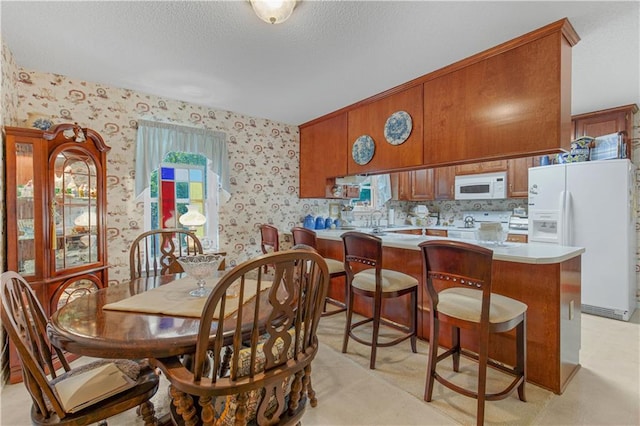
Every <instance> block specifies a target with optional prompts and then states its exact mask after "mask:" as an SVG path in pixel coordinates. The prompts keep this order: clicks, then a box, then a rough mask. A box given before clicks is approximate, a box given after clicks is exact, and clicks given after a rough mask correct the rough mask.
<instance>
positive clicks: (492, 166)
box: [481, 160, 507, 173]
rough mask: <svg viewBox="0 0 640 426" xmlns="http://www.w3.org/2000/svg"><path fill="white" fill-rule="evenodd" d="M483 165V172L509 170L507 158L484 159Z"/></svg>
mask: <svg viewBox="0 0 640 426" xmlns="http://www.w3.org/2000/svg"><path fill="white" fill-rule="evenodd" d="M481 165H482V173H491V172H505V171H507V160H493V161H484V162H482V163H481Z"/></svg>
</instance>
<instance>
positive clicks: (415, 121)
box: [347, 85, 423, 175]
mask: <svg viewBox="0 0 640 426" xmlns="http://www.w3.org/2000/svg"><path fill="white" fill-rule="evenodd" d="M422 108H423V106H422V86H421V85H418V86H414V87H411V88H409V89H406V90H403V91H401V92H398V93H395V94H393V95H389V96H386V97H384V98H381V99H379V100H376V101H373V102H370V103H365V104H363V105H362V106H359V107H356V108H354V109H352V110H351V111H349V113H348V114H349V118H348V121H349V123H348V127H349V130H348V150H347V152H348V163H347V164H348V166H347V168H348V171H349V174H350V175H353V174H358V173H366V172H382V171H387V170H393V169H400V168H403V167H405V168H407V167H414V166H419V165H420V164H422V149H423V143H422V133H423V131H422V120H423V110H422ZM398 111H404V112H406V113H408V114H409V115H410V116H411V123H412V130H411V133H410V134H409V137H408V138H407V139H406V140H405V141H404V142H402V143H400V144H398V145H392V144H391V143H389V142H387V140H386V138H385V134H384V132H385V124H386V122H387V120H388V119H389V117H390V116H391V115H392V114H393V113H396V112H398ZM363 135H368V136H370V137H371V138H372V139H373V141H374V143H375V150H374V153H373V157H372V158H371V160H370V161H369V162H368V163H366V164H358V163H356V162H355V160H354V159H353V156H352V149H353V145H354V143H355V142H356V140H357V139H358V138H359V137H360V136H363Z"/></svg>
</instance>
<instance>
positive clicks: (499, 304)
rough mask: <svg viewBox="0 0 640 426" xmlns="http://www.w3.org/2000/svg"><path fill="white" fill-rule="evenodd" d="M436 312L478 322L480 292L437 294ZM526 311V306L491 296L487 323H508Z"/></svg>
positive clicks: (458, 290) (462, 290)
mask: <svg viewBox="0 0 640 426" xmlns="http://www.w3.org/2000/svg"><path fill="white" fill-rule="evenodd" d="M438 311H439V312H440V313H442V314H445V315H447V316H450V317H454V318H458V319H461V320H465V321H472V322H480V313H481V312H482V291H479V290H474V289H472V288H459V287H456V288H449V289H446V290H442V291H441V292H440V293H438ZM526 311H527V305H525V304H524V303H522V302H520V301H517V300H514V299H512V298H510V297H506V296H502V295H500V294H496V293H492V294H491V305H490V308H489V322H490V323H493V324H497V323H501V322H506V321H509V320H511V319H513V318H516V317H518V316H519V315H522V314H523V313H524V312H526Z"/></svg>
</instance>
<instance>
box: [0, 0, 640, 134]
mask: <svg viewBox="0 0 640 426" xmlns="http://www.w3.org/2000/svg"><path fill="white" fill-rule="evenodd" d="M0 14H1V16H2V18H1V19H2V21H1V31H2V38H3V40H4V42H5V43H6V44H7V46H8V47H9V49H10V50H11V52H12V53H13V55H14V58H15V61H16V63H17V65H18V66H20V67H23V68H25V69H28V70H35V71H41V72H50V73H56V74H62V75H65V76H68V77H70V78H76V79H80V80H86V81H91V82H96V83H102V84H105V85H108V86H114V87H121V88H128V89H133V90H135V91H139V92H144V93H150V94H155V95H159V96H162V97H167V98H172V99H178V100H183V101H187V102H191V103H194V104H200V105H206V106H209V107H212V108H215V109H223V110H230V111H234V112H238V113H242V114H246V115H249V116H254V117H261V118H268V119H271V120H276V121H280V122H283V123H287V124H294V125H297V124H301V123H304V122H306V121H309V120H312V119H314V118H316V117H319V116H321V115H324V114H326V113H329V112H331V111H334V110H336V109H339V108H341V107H344V106H346V105H349V104H352V103H354V102H357V101H359V100H362V99H364V98H367V97H369V96H372V95H375V94H376V93H379V92H382V91H384V90H386V89H389V88H391V87H394V86H397V85H399V84H402V83H404V82H406V81H408V80H411V79H413V78H416V77H419V76H421V75H423V74H427V73H429V72H431V71H433V70H436V69H438V68H441V67H443V66H446V65H448V64H451V63H453V62H456V61H458V60H460V59H464V58H466V57H468V56H471V55H473V54H476V53H478V52H481V51H483V50H485V49H488V48H491V47H493V46H495V45H497V44H499V43H502V42H504V41H507V40H510V39H512V38H515V37H518V36H520V35H522V34H525V33H527V32H529V31H532V30H535V29H537V28H540V27H542V26H544V25H547V24H549V23H551V22H555V21H557V20H559V19H562V18H564V17H567V18H569V21H570V22H571V23H572V24H573V26H574V28H575V29H576V31H577V33H578V35H579V36H580V38H581V41H580V42H579V43H578V44H577V45H576V46H575V47H574V48H573V83H572V85H573V91H572V113H573V114H579V113H583V112H589V111H594V110H598V109H604V108H610V107H614V106H619V105H626V104H630V103H638V104H640V84H639V78H640V77H639V76H640V53H639V52H640V41H639V38H640V35H639V34H640V26H639V21H640V3H639V2H637V1H626V2H615V3H614V2H609V1H603V2H594V1H587V2H580V1H569V2H521V1H514V2H507V1H498V2H480V1H472V2H454V1H445V2H434V1H411V2H404V1H402V2H401V1H387V2H372V1H350V2H347V1H309V0H303V1H301V2H299V3H298V5H297V7H296V9H295V10H294V12H293V15H292V16H291V18H290V19H289V20H288V21H287V22H285V23H283V24H280V25H269V24H267V23H265V22H263V21H261V20H259V19H258V18H257V17H256V16H255V15H254V13H253V11H252V9H251V5H250V4H249V2H248V1H205V2H195V1H181V2H173V1H161V2H147V1H145V2H136V1H130V2H112V1H100V2H98V1H91V2H79V1H69V2H56V1H46V2H26V1H15V2H14V1H2V2H1V3H0Z"/></svg>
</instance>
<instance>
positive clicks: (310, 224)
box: [302, 214, 316, 230]
mask: <svg viewBox="0 0 640 426" xmlns="http://www.w3.org/2000/svg"><path fill="white" fill-rule="evenodd" d="M302 226H303V227H305V228H306V229H311V230H313V229H315V228H316V221H315V219H314V218H313V216H311V215H310V214H308V215H306V216H305V217H304V222H303V223H302Z"/></svg>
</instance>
